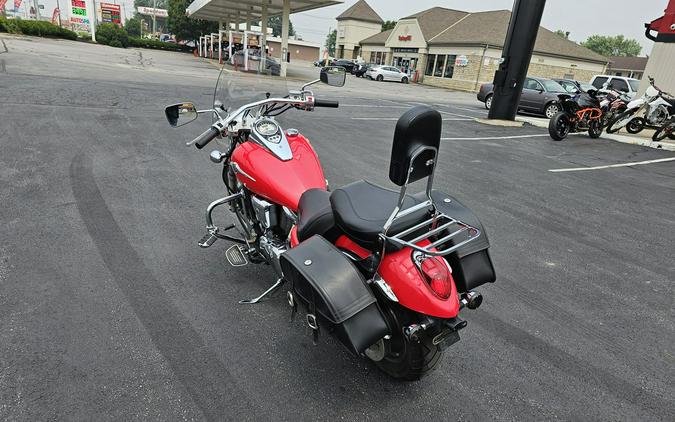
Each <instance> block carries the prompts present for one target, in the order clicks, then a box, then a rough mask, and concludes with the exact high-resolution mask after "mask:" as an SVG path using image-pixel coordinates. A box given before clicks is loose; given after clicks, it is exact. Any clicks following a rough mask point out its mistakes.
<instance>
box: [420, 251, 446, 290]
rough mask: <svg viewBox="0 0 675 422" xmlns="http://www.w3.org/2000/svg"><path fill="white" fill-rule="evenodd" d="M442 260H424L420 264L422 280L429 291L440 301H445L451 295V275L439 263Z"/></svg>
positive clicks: (444, 266)
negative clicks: (426, 284)
mask: <svg viewBox="0 0 675 422" xmlns="http://www.w3.org/2000/svg"><path fill="white" fill-rule="evenodd" d="M441 259H442V258H433V257H429V258H425V259H424V261H422V263H421V264H420V269H421V270H422V274H423V275H424V278H425V279H426V280H427V283H429V287H431V290H432V291H433V292H434V293H436V295H437V296H438V297H440V298H441V299H447V298H449V297H450V295H451V294H452V283H453V282H454V280H453V279H452V274H451V273H450V268H449V267H448V266H447V265H446V264H445V262H442V261H441Z"/></svg>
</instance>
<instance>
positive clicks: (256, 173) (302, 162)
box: [231, 133, 326, 212]
mask: <svg viewBox="0 0 675 422" xmlns="http://www.w3.org/2000/svg"><path fill="white" fill-rule="evenodd" d="M286 137H287V139H288V143H289V145H290V148H291V152H292V154H293V157H292V158H291V159H290V160H286V161H284V160H281V159H280V158H278V157H277V156H276V155H274V154H273V153H272V152H270V151H269V150H268V149H267V148H265V147H263V146H261V145H259V144H257V143H254V142H244V143H243V144H241V145H239V146H237V148H236V149H235V150H234V153H233V154H232V160H231V162H232V164H231V165H232V166H233V167H234V170H235V174H236V176H237V179H238V180H239V181H240V182H241V183H243V184H244V186H246V187H247V188H248V189H249V190H251V191H252V192H255V193H256V194H258V195H260V196H263V197H265V198H267V199H268V200H270V201H272V202H275V203H277V204H279V205H282V206H285V207H287V208H288V209H290V210H291V211H294V212H295V211H297V209H298V201H299V200H300V195H302V194H303V193H304V192H305V191H306V190H307V189H312V188H319V189H324V190H325V189H326V179H325V177H324V175H323V169H322V168H321V163H320V162H319V157H318V156H317V155H316V152H314V149H313V148H312V146H311V145H310V144H309V141H308V140H307V138H305V137H304V136H303V135H301V134H299V133H297V134H296V133H286Z"/></svg>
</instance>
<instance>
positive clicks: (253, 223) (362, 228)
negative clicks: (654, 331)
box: [166, 67, 495, 380]
mask: <svg viewBox="0 0 675 422" xmlns="http://www.w3.org/2000/svg"><path fill="white" fill-rule="evenodd" d="M226 75H227V74H225V73H221V76H220V77H219V81H218V83H217V87H216V98H215V100H214V106H213V109H209V110H197V109H196V107H195V106H194V104H193V103H191V102H183V103H179V104H174V105H171V106H169V107H167V108H166V116H167V119H168V120H169V123H170V124H171V125H172V126H182V125H183V124H185V123H187V122H189V121H192V120H195V119H196V118H197V116H198V115H199V114H203V113H208V114H212V115H213V118H214V119H213V124H212V125H211V126H210V127H209V128H208V129H207V130H206V131H205V132H204V133H202V134H201V135H199V136H198V137H197V138H196V139H194V140H193V141H191V142H188V145H195V146H196V147H197V148H198V149H201V148H204V147H205V146H206V145H208V144H209V143H210V142H211V141H213V140H214V139H220V141H221V143H223V145H224V146H225V152H220V151H217V150H216V151H212V152H211V155H210V157H211V161H213V162H214V163H222V164H223V167H222V175H223V181H224V184H225V190H226V191H227V195H226V196H225V197H223V198H220V199H218V200H216V201H214V202H212V203H211V204H210V205H209V206H208V207H207V209H206V231H207V233H206V235H205V236H204V237H203V238H202V239H201V240H200V241H199V242H198V243H199V246H201V247H203V248H208V247H211V246H212V245H213V244H214V243H215V242H216V241H217V240H219V239H224V240H227V241H230V242H233V243H234V245H232V246H231V247H229V248H228V249H227V251H226V253H225V256H226V258H227V260H228V261H229V263H230V264H231V265H233V266H239V265H242V266H243V265H247V264H248V263H249V262H253V263H265V264H269V265H270V266H271V268H272V269H273V270H274V272H275V273H276V277H277V281H276V282H275V283H274V284H273V285H272V286H271V287H269V288H268V289H267V290H266V291H264V292H263V293H262V294H261V295H260V296H258V297H256V298H253V299H246V300H242V301H240V303H243V304H254V303H259V302H260V301H261V300H262V299H264V298H266V297H268V296H270V295H271V294H272V293H273V292H275V291H277V290H279V289H280V288H281V287H282V286H287V289H288V290H287V293H286V299H287V301H288V304H289V307H290V311H291V315H296V314H298V313H300V312H302V314H303V319H304V321H305V322H306V324H307V325H308V326H309V327H310V328H311V330H312V334H313V339H314V341H316V340H317V339H318V337H319V333H320V332H327V333H331V334H332V335H334V336H335V337H336V338H337V339H338V340H339V341H340V343H342V344H343V345H344V346H345V347H346V348H347V349H348V350H349V351H351V352H352V353H354V354H357V355H362V356H366V357H367V358H369V359H371V360H372V361H374V362H375V363H376V365H377V366H378V367H379V368H380V369H382V370H383V371H384V372H386V373H387V374H389V375H391V376H393V377H395V378H399V379H405V380H412V379H418V378H420V377H421V376H423V375H425V374H426V373H427V372H428V371H429V370H431V369H433V368H434V367H435V366H436V365H437V364H438V362H439V359H440V355H441V353H442V352H443V350H444V349H445V348H447V347H448V346H450V345H452V344H453V343H455V342H457V341H458V340H459V331H460V330H462V329H464V328H465V327H466V325H467V321H465V320H464V319H462V318H461V317H460V315H459V313H460V310H462V309H464V308H468V309H476V308H478V307H479V306H480V305H481V303H482V296H481V294H480V293H478V292H475V291H474V289H475V288H476V287H478V286H480V285H482V284H485V283H489V282H494V281H495V272H494V268H493V265H492V262H491V259H490V256H489V254H488V247H489V243H488V239H487V233H486V232H485V229H484V227H483V226H482V224H481V222H480V221H479V220H478V218H477V217H476V216H475V215H474V214H473V213H472V212H471V211H470V210H469V209H468V208H466V207H465V206H463V205H462V203H461V202H459V200H457V199H456V198H454V197H452V196H450V195H448V194H445V193H443V192H440V191H437V190H434V189H432V180H433V175H434V171H435V169H436V165H437V160H438V148H439V145H440V136H441V125H442V119H441V115H440V114H439V113H438V111H435V110H433V109H431V108H429V107H425V106H418V107H415V108H412V109H410V110H409V111H407V112H406V113H405V114H403V116H402V117H401V118H400V119H399V121H398V123H397V125H396V130H395V133H394V142H393V147H392V153H391V163H390V168H389V178H390V180H391V181H392V182H393V183H394V184H396V185H397V186H398V187H399V188H400V190H399V191H398V192H397V191H393V190H389V189H386V188H383V187H380V186H377V185H375V184H373V183H370V182H366V181H358V182H354V183H351V184H348V185H346V186H343V187H341V188H338V189H335V190H334V191H332V192H329V191H328V188H327V181H326V179H325V178H324V173H323V170H322V167H321V164H320V162H319V159H318V157H317V154H316V152H315V151H314V149H313V148H312V146H311V145H310V143H309V141H308V139H307V138H306V137H305V136H304V135H302V134H301V133H300V132H299V131H298V130H296V129H286V130H284V129H282V127H281V126H280V124H279V122H278V121H277V120H276V119H275V116H278V115H280V114H281V113H283V112H285V111H288V110H301V111H312V110H314V109H315V108H316V107H331V108H336V107H338V106H339V104H338V102H337V101H328V100H322V99H319V98H317V97H316V96H315V95H314V93H313V92H312V91H311V90H309V89H308V88H309V87H310V86H311V85H312V84H314V83H318V82H323V83H325V84H328V85H330V86H342V85H344V82H345V70H344V69H343V68H340V67H327V68H323V69H322V70H321V72H320V77H319V79H317V80H315V81H312V82H310V83H307V84H305V85H304V86H303V87H302V88H301V89H300V90H294V91H290V92H288V95H286V96H285V97H273V96H271V95H270V94H269V93H267V94H266V95H265V97H266V98H263V99H259V100H256V101H253V102H249V103H246V104H243V105H241V106H239V107H238V108H236V109H230V108H227V105H229V104H228V103H230V102H236V101H235V100H236V99H241V97H242V96H244V95H245V92H244V93H242V90H241V89H239V90H238V89H237V87H236V85H235V86H232V85H229V86H228V85H227V84H226ZM226 86H227V87H226ZM225 87H226V88H225ZM218 93H225V95H224V97H227V96H228V95H229V96H230V98H222V97H218V95H219V94H218ZM235 97H236V98H235ZM230 100H232V101H230ZM354 170H355V171H358V169H354ZM424 179H426V190H425V191H424V192H421V193H417V194H412V195H411V194H408V193H407V188H408V185H409V184H410V183H413V182H415V181H418V180H424ZM221 206H227V207H228V208H229V210H230V211H231V212H232V213H233V214H234V217H235V221H236V225H235V224H229V225H226V226H216V224H215V223H214V221H213V216H212V214H213V211H214V209H215V208H217V207H221Z"/></svg>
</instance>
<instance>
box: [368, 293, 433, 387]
mask: <svg viewBox="0 0 675 422" xmlns="http://www.w3.org/2000/svg"><path fill="white" fill-rule="evenodd" d="M395 306H396V307H392V308H389V309H388V311H389V312H387V316H388V320H389V322H390V326H391V327H394V329H393V330H392V334H391V338H390V339H389V340H384V343H383V345H381V346H379V347H382V346H384V348H385V354H384V357H383V358H382V359H381V360H379V361H376V362H375V364H376V365H377V367H378V368H380V369H381V370H382V371H383V372H385V373H386V374H388V375H389V376H391V377H393V378H397V379H401V380H406V381H415V380H418V379H420V378H422V377H424V376H425V375H427V374H428V373H429V372H431V371H432V370H433V369H434V368H435V367H436V365H437V364H438V362H440V359H441V355H442V351H441V350H440V349H439V348H438V346H436V345H434V344H433V343H432V338H431V337H430V336H429V335H427V334H426V333H423V334H422V335H421V336H420V339H419V341H413V340H410V339H408V337H406V336H405V335H404V334H403V327H406V326H408V325H410V324H413V323H415V322H418V321H417V319H416V316H417V314H415V313H414V312H411V311H409V310H407V309H404V308H402V307H401V306H397V305H395Z"/></svg>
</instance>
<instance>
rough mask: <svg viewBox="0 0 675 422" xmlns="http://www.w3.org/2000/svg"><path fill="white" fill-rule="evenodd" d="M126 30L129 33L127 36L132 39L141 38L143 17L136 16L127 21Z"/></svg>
mask: <svg viewBox="0 0 675 422" xmlns="http://www.w3.org/2000/svg"><path fill="white" fill-rule="evenodd" d="M124 29H125V30H126V31H127V34H129V35H131V36H132V37H140V36H141V17H140V16H139V15H134V17H132V18H129V19H127V21H126V22H125V23H124Z"/></svg>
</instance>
